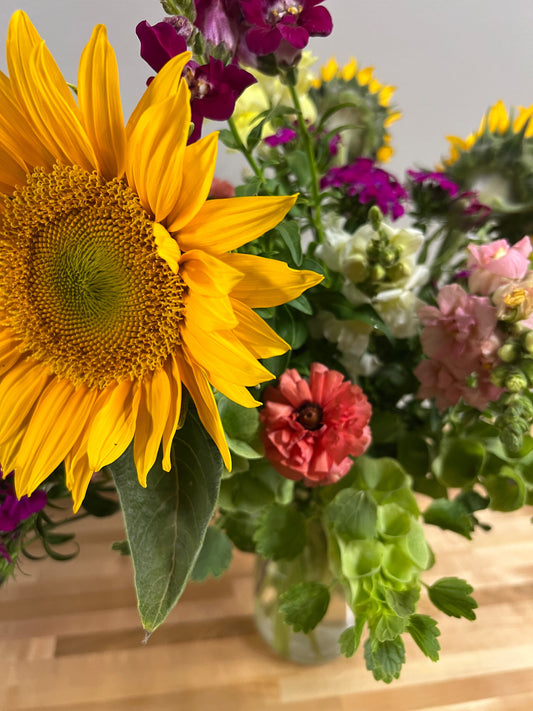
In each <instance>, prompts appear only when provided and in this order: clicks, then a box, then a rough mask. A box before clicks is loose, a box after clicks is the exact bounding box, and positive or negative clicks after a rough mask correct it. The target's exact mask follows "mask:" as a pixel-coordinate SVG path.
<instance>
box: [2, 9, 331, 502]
mask: <svg viewBox="0 0 533 711" xmlns="http://www.w3.org/2000/svg"><path fill="white" fill-rule="evenodd" d="M189 59H190V55H189V54H188V53H184V54H182V55H180V56H177V57H175V58H173V59H172V60H170V61H169V62H168V63H167V64H166V65H165V67H164V68H163V69H162V70H161V72H159V74H158V75H157V77H156V78H155V79H154V81H153V82H152V83H151V84H150V86H149V87H148V89H147V90H146V92H145V93H144V95H143V97H142V98H141V100H140V102H139V104H138V105H137V107H136V108H135V110H134V111H133V113H132V115H131V117H130V119H129V121H128V123H127V125H126V126H124V120H123V116H122V108H121V102H120V94H119V86H118V71H117V65H116V59H115V55H114V52H113V50H112V48H111V46H110V45H109V43H108V41H107V37H106V30H105V27H103V26H101V25H100V26H97V27H96V28H95V29H94V31H93V34H92V37H91V39H90V41H89V43H88V45H87V47H86V48H85V50H84V52H83V54H82V57H81V60H80V67H79V74H78V101H77V102H76V100H75V98H74V96H73V94H72V92H71V90H70V89H69V87H68V85H67V83H66V82H65V80H64V79H63V77H62V75H61V73H60V71H59V69H58V67H57V65H56V64H55V62H54V60H53V58H52V56H51V55H50V53H49V52H48V50H47V49H46V47H45V45H44V42H43V40H42V39H41V38H40V37H39V35H38V33H37V31H36V30H35V28H34V27H33V25H32V24H31V22H30V20H29V19H28V17H27V16H26V15H25V14H24V13H23V12H17V13H15V14H14V15H13V17H12V19H11V22H10V25H9V30H8V38H7V63H8V68H9V78H8V77H7V76H5V75H3V74H0V192H1V193H3V197H2V196H0V247H1V248H0V364H1V371H0V372H1V375H0V402H1V403H2V408H1V411H0V461H1V462H2V465H3V466H4V471H11V470H14V471H15V487H16V492H17V495H18V496H19V497H20V496H22V495H30V494H31V492H32V491H34V490H35V489H36V487H38V486H39V484H40V483H41V482H42V481H43V480H44V479H46V477H47V476H48V475H49V474H50V473H51V472H52V471H53V470H54V469H55V468H56V467H57V466H58V465H59V464H60V463H61V462H63V461H64V463H65V469H66V481H67V485H68V487H69V488H70V489H71V491H72V494H73V498H74V504H75V508H76V509H77V508H78V507H79V506H80V504H81V502H82V500H83V497H84V494H85V491H86V488H87V485H88V482H89V479H90V477H91V475H92V473H93V472H94V471H96V470H99V469H101V468H102V467H103V466H105V465H108V464H110V463H112V462H113V461H115V460H116V459H117V458H118V457H119V456H120V455H121V454H122V453H123V452H124V451H125V450H126V448H127V447H128V445H129V444H130V443H131V442H132V440H133V453H134V459H135V464H136V467H137V472H138V477H139V481H140V482H141V484H143V485H145V484H146V477H147V474H148V471H149V470H150V468H151V467H152V465H153V463H154V461H155V459H156V456H157V452H158V449H159V447H160V445H162V451H163V466H164V467H165V468H166V469H167V470H169V469H170V448H171V443H172V439H173V436H174V433H175V431H176V428H177V425H178V419H179V414H180V406H181V392H182V384H183V385H184V386H185V387H186V388H187V390H188V391H189V393H190V395H191V397H192V398H193V400H194V402H195V404H196V407H197V409H198V412H199V416H200V418H201V420H202V422H203V424H204V426H205V428H206V429H207V431H208V432H209V434H210V435H211V437H212V438H213V440H214V441H215V442H216V444H217V446H218V448H219V449H220V451H221V454H222V456H223V458H224V461H225V462H226V465H227V466H229V465H230V457H229V452H228V448H227V444H226V441H225V438H224V434H223V430H222V427H221V423H220V418H219V415H218V411H217V408H216V404H215V400H214V397H213V394H212V390H211V386H210V384H212V385H214V386H215V387H216V388H218V390H220V391H221V392H222V393H224V394H225V395H227V396H228V397H230V398H232V399H233V400H235V401H237V402H239V403H240V404H242V405H244V406H249V407H253V406H255V405H256V404H257V403H256V401H255V400H254V399H253V397H252V396H251V395H250V393H249V392H248V390H247V389H246V388H247V386H254V385H256V384H257V383H259V382H262V381H264V380H267V379H270V378H271V377H272V376H271V374H270V373H269V372H268V371H267V370H266V369H265V368H264V367H263V366H262V365H260V364H259V363H258V361H257V358H264V357H269V356H273V355H276V354H279V353H281V352H284V351H285V350H287V348H288V346H287V344H286V343H285V342H284V341H282V340H281V339H280V338H279V337H278V336H277V335H276V333H274V332H273V331H272V330H271V329H270V328H268V327H267V326H266V325H265V323H264V322H263V321H262V320H261V319H260V318H259V317H258V316H257V315H256V314H255V312H254V311H253V310H252V309H253V308H255V307H260V306H261V307H262V306H271V305H276V304H279V303H283V302H285V301H287V300H289V299H293V298H295V297H297V296H298V295H299V294H300V293H301V292H302V291H303V290H304V289H306V288H308V287H309V286H312V285H313V284H315V283H317V282H318V281H320V277H318V275H316V274H314V273H312V272H305V271H300V272H298V271H293V270H290V269H289V268H288V267H287V266H286V265H285V264H283V263H282V262H278V261H274V260H269V259H263V258H260V257H255V256H248V255H243V254H236V253H233V252H231V250H235V249H236V248H238V247H239V246H241V245H242V244H244V243H246V242H248V241H250V240H252V239H254V238H256V237H258V236H259V235H261V234H263V233H264V232H265V231H266V230H268V229H270V228H271V227H273V226H274V225H275V224H277V223H278V222H279V221H280V220H281V219H282V218H283V217H284V215H285V214H286V212H287V211H288V210H289V209H290V207H291V206H292V205H293V203H294V198H291V197H262V198H260V197H250V198H230V199H224V200H209V201H207V200H206V198H207V195H208V193H209V189H210V187H211V183H212V178H213V172H214V167H215V159H216V147H217V136H216V134H215V135H210V136H206V137H205V138H204V139H202V140H200V141H198V142H196V143H194V144H191V145H190V146H187V137H188V133H189V126H190V106H189V89H188V87H187V85H186V83H185V82H184V81H183V80H182V79H181V74H182V70H183V67H184V65H185V64H186V62H187V61H188V60H189Z"/></svg>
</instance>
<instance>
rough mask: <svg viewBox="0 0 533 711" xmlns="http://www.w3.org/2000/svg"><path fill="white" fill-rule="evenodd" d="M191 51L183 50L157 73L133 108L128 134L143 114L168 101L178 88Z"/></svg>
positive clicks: (127, 126) (127, 128) (128, 124)
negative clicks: (152, 107)
mask: <svg viewBox="0 0 533 711" xmlns="http://www.w3.org/2000/svg"><path fill="white" fill-rule="evenodd" d="M191 56H192V55H191V53H190V52H183V53H182V54H178V55H176V56H175V57H172V59H170V60H169V61H168V62H167V63H166V64H165V65H164V66H163V68H162V69H161V71H159V72H158V73H157V75H156V76H155V77H154V79H153V80H152V81H151V82H150V85H149V86H148V88H147V89H146V91H145V92H144V94H143V95H142V97H141V100H140V101H139V103H138V104H137V106H136V107H135V109H134V110H133V113H132V114H131V116H130V119H129V121H128V123H127V125H126V136H127V137H128V139H129V137H130V136H131V134H132V133H133V131H134V130H135V128H136V127H137V123H138V122H139V119H140V118H141V116H143V115H144V114H145V112H146V111H147V110H148V109H149V108H150V107H151V106H156V105H157V104H161V103H162V102H163V101H166V100H167V99H168V97H169V96H172V95H173V94H175V93H176V92H177V90H178V87H179V84H180V81H181V75H182V72H183V68H184V67H185V65H186V64H187V62H188V61H189V60H190V58H191Z"/></svg>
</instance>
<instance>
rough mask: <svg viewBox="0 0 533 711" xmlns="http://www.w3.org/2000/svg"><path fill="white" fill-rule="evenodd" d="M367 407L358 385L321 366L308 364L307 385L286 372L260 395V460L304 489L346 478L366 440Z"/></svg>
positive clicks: (366, 443) (295, 371) (368, 418)
mask: <svg viewBox="0 0 533 711" xmlns="http://www.w3.org/2000/svg"><path fill="white" fill-rule="evenodd" d="M371 415H372V408H371V406H370V403H369V402H368V400H367V398H366V395H365V394H364V393H363V391H362V390H361V388H360V387H359V386H358V385H352V383H350V382H349V381H346V380H344V377H343V375H342V373H339V372H338V371H336V370H329V369H328V368H326V366H325V365H322V364H321V363H313V364H312V365H311V373H310V377H309V382H307V380H304V379H303V378H302V377H301V375H300V374H299V373H298V371H297V370H294V369H291V370H286V371H285V373H283V375H282V376H281V378H280V379H279V387H277V388H274V387H268V388H267V389H266V390H265V406H264V408H263V409H262V410H261V413H260V417H261V422H262V425H263V432H262V436H263V442H264V445H265V456H266V458H267V459H268V460H269V461H270V463H271V464H272V466H273V467H274V468H275V469H276V470H277V471H278V472H279V473H280V474H282V475H283V476H285V477H287V478H288V479H294V480H296V481H298V480H300V479H303V480H304V482H305V483H306V484H307V486H316V485H317V484H331V483H333V482H335V481H337V480H338V479H340V478H341V477H343V476H344V475H345V474H347V473H348V471H349V470H350V468H351V466H352V460H351V459H350V456H352V457H357V456H359V455H361V454H363V452H364V451H365V450H366V449H367V448H368V446H369V444H370V440H371V433H370V427H369V426H368V423H369V421H370V417H371Z"/></svg>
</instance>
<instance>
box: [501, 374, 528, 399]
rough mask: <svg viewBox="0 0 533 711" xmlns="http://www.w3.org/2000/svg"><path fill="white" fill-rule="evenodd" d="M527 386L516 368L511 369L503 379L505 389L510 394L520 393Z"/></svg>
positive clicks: (523, 377) (525, 380) (524, 378)
mask: <svg viewBox="0 0 533 711" xmlns="http://www.w3.org/2000/svg"><path fill="white" fill-rule="evenodd" d="M527 386H528V380H527V378H526V376H525V375H524V373H523V372H522V371H521V370H518V368H513V369H512V370H511V371H510V372H509V374H508V375H507V377H506V378H505V387H506V388H507V390H510V391H511V392H512V393H517V392H520V390H524V389H525V388H527Z"/></svg>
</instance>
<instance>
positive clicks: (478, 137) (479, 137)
mask: <svg viewBox="0 0 533 711" xmlns="http://www.w3.org/2000/svg"><path fill="white" fill-rule="evenodd" d="M532 116H533V105H531V106H529V107H527V108H526V107H524V106H519V107H518V109H517V114H516V116H513V115H512V114H510V113H509V112H508V111H507V109H506V108H505V104H504V103H503V101H501V99H500V100H499V101H497V102H496V103H495V104H494V106H491V108H490V109H489V110H488V111H487V113H486V114H485V115H484V116H483V118H482V119H481V122H480V124H479V128H478V130H477V131H474V132H473V133H471V134H470V135H468V136H467V137H466V138H460V137H459V136H447V139H448V142H449V143H450V153H449V156H448V157H447V158H446V159H445V160H444V165H445V166H451V165H453V164H454V163H456V162H457V161H458V160H459V159H460V158H461V156H462V155H463V154H465V153H470V152H471V151H472V149H473V148H474V146H476V145H477V144H478V143H480V142H483V143H484V142H486V141H487V140H488V139H489V137H491V136H492V137H498V136H503V137H506V136H510V135H513V134H518V133H521V132H522V131H523V132H524V138H531V137H532V136H533V121H530V119H531V117H532Z"/></svg>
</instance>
